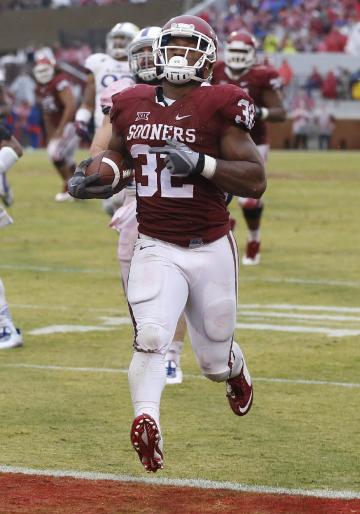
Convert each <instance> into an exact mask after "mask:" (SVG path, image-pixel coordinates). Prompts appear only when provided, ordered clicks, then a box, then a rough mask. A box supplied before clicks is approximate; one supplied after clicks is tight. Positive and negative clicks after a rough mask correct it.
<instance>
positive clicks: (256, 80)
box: [212, 61, 281, 145]
mask: <svg viewBox="0 0 360 514" xmlns="http://www.w3.org/2000/svg"><path fill="white" fill-rule="evenodd" d="M212 82H213V84H234V85H236V86H239V87H241V88H242V89H243V90H244V91H246V93H247V94H248V95H249V96H250V97H251V98H252V99H253V100H254V102H255V104H256V105H258V106H259V107H264V101H263V94H264V90H266V89H273V90H277V89H279V88H280V87H281V78H280V76H279V74H278V72H277V71H276V70H275V68H273V67H272V66H265V65H255V66H252V67H251V68H250V69H249V70H247V71H246V72H245V73H244V74H243V75H241V77H240V78H239V79H236V80H234V79H232V78H230V77H229V76H228V75H227V73H226V65H225V63H224V62H222V61H219V62H217V63H216V65H215V68H214V73H213V79H212ZM265 107H266V106H265ZM250 135H251V137H252V138H253V140H254V142H255V144H257V145H264V144H267V142H268V141H267V128H266V123H265V122H264V121H262V120H256V122H255V125H254V128H253V129H252V131H251V133H250Z"/></svg>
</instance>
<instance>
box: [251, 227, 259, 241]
mask: <svg viewBox="0 0 360 514" xmlns="http://www.w3.org/2000/svg"><path fill="white" fill-rule="evenodd" d="M248 241H249V242H250V243H251V242H252V241H257V242H259V241H260V229H259V228H258V229H257V230H249V233H248Z"/></svg>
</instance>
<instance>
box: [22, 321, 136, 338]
mask: <svg viewBox="0 0 360 514" xmlns="http://www.w3.org/2000/svg"><path fill="white" fill-rule="evenodd" d="M127 324H130V323H127ZM111 330H114V328H112V327H103V326H101V325H49V326H48V327H42V328H36V329H35V330H30V331H29V332H27V334H28V335H31V336H45V335H49V334H72V333H77V332H109V331H111Z"/></svg>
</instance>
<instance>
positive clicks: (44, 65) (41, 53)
mask: <svg viewBox="0 0 360 514" xmlns="http://www.w3.org/2000/svg"><path fill="white" fill-rule="evenodd" d="M34 61H35V65H34V67H33V73H34V77H35V80H36V82H38V83H39V84H47V83H48V82H50V81H51V80H52V79H53V77H54V75H55V66H56V59H55V56H54V53H53V51H52V50H51V48H42V49H40V50H37V51H36V52H35V54H34Z"/></svg>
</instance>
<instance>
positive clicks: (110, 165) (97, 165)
mask: <svg viewBox="0 0 360 514" xmlns="http://www.w3.org/2000/svg"><path fill="white" fill-rule="evenodd" d="M94 173H98V174H99V175H100V177H99V179H98V180H97V181H96V185H99V186H107V185H111V186H112V189H113V191H114V193H118V192H119V191H121V190H122V189H124V188H125V187H126V186H127V185H128V183H129V181H130V179H131V177H132V170H131V169H128V168H127V166H126V164H125V162H124V159H123V157H122V155H120V154H119V153H118V152H114V151H113V150H105V151H104V152H101V153H99V154H98V155H96V156H95V157H94V158H93V160H92V161H91V162H90V164H89V166H88V167H87V168H86V171H85V175H86V176H89V175H93V174H94Z"/></svg>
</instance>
